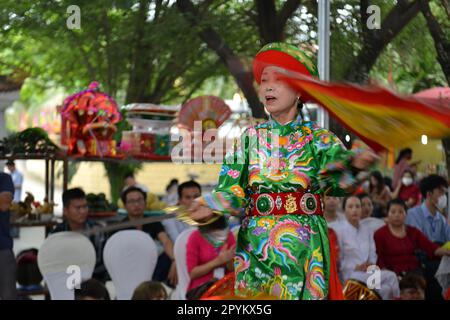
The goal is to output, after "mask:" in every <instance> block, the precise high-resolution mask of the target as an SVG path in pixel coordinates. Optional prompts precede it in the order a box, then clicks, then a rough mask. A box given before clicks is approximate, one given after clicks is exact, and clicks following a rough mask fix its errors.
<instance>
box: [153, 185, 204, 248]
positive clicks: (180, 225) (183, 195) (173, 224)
mask: <svg viewBox="0 0 450 320" xmlns="http://www.w3.org/2000/svg"><path fill="white" fill-rule="evenodd" d="M201 195H202V187H201V186H200V185H199V184H198V183H197V182H195V181H187V182H184V183H182V184H180V185H179V186H178V199H179V200H178V204H179V205H182V206H184V207H186V208H190V207H191V205H192V202H194V200H195V199H196V198H198V197H200V196H201ZM162 224H163V226H164V228H165V229H166V232H167V233H168V234H169V236H170V239H172V241H173V242H174V243H175V240H176V239H177V238H178V236H179V235H180V233H181V232H183V231H184V230H186V229H187V228H189V225H188V224H186V223H184V222H182V221H179V220H177V219H168V220H164V221H163V222H162Z"/></svg>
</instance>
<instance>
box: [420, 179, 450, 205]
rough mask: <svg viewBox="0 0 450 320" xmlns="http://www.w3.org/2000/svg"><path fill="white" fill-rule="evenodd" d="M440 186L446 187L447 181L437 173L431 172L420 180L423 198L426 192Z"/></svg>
mask: <svg viewBox="0 0 450 320" xmlns="http://www.w3.org/2000/svg"><path fill="white" fill-rule="evenodd" d="M440 187H445V188H447V187H448V182H447V180H446V179H445V178H444V177H441V176H438V175H437V174H431V175H429V176H427V177H425V178H423V179H422V181H420V192H421V193H422V196H423V198H424V199H426V197H427V193H428V192H433V190H434V189H437V188H440Z"/></svg>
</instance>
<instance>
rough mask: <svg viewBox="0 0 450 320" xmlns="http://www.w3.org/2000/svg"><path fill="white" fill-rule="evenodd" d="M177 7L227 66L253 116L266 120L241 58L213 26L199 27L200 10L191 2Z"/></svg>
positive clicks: (179, 0) (187, 0)
mask: <svg viewBox="0 0 450 320" xmlns="http://www.w3.org/2000/svg"><path fill="white" fill-rule="evenodd" d="M177 7H178V9H179V10H180V12H181V13H182V14H183V16H184V17H185V19H186V20H187V21H188V22H189V23H190V24H191V26H193V27H196V28H197V27H200V30H199V31H198V33H199V36H200V38H201V39H202V40H203V41H204V42H205V43H206V44H207V45H208V47H209V48H210V49H212V50H214V51H215V52H216V54H217V55H218V56H219V58H220V60H221V61H222V62H223V63H224V64H225V65H226V67H227V69H228V70H229V72H230V73H231V75H232V76H233V77H234V79H235V81H236V83H237V85H238V86H239V88H240V89H241V90H242V92H243V93H244V95H245V97H246V99H247V102H248V104H249V105H250V108H251V109H252V111H253V116H254V117H260V118H264V117H265V114H264V111H263V109H262V108H261V107H260V102H259V98H258V95H257V93H256V91H255V88H254V87H253V75H252V73H251V72H249V71H248V70H247V68H246V67H245V65H244V63H243V62H242V61H241V60H240V58H239V57H238V56H237V55H236V54H235V53H234V52H233V50H232V49H231V48H230V47H229V46H228V45H227V44H226V43H225V41H224V40H223V39H222V37H221V36H220V35H219V34H218V33H217V32H216V31H215V30H214V29H213V28H212V27H211V26H203V25H202V26H199V24H198V19H197V17H198V10H197V9H196V8H195V7H194V5H193V3H192V2H191V1H190V0H177Z"/></svg>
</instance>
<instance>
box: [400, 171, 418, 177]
mask: <svg viewBox="0 0 450 320" xmlns="http://www.w3.org/2000/svg"><path fill="white" fill-rule="evenodd" d="M405 173H409V174H410V175H411V177H412V178H413V179H415V178H416V173H415V172H414V171H412V170H410V169H406V170H405V171H403V174H402V176H403V175H404V174H405Z"/></svg>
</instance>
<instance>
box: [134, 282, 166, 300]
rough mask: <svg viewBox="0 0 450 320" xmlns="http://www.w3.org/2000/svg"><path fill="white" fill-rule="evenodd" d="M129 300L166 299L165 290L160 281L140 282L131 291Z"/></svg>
mask: <svg viewBox="0 0 450 320" xmlns="http://www.w3.org/2000/svg"><path fill="white" fill-rule="evenodd" d="M131 300H167V292H166V289H165V288H164V286H163V285H162V284H161V282H158V281H145V282H142V283H141V284H140V285H139V286H138V287H137V288H136V289H135V290H134V293H133V297H132V298H131Z"/></svg>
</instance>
